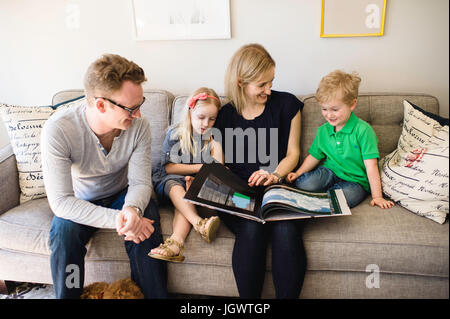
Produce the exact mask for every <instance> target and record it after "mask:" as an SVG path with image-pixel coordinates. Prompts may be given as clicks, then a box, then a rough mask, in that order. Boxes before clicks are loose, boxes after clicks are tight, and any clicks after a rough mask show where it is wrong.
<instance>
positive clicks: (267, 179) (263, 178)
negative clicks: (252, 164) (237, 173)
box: [248, 169, 278, 187]
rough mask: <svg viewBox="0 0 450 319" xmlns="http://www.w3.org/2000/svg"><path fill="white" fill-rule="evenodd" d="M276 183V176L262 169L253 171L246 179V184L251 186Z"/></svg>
mask: <svg viewBox="0 0 450 319" xmlns="http://www.w3.org/2000/svg"><path fill="white" fill-rule="evenodd" d="M276 183H278V177H276V176H275V175H272V174H270V173H269V172H268V171H265V170H263V169H260V170H259V171H256V172H253V174H252V175H251V176H250V178H249V179H248V185H249V186H251V187H253V186H259V185H263V186H268V185H272V184H276Z"/></svg>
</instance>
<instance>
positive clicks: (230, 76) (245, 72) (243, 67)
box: [225, 43, 275, 115]
mask: <svg viewBox="0 0 450 319" xmlns="http://www.w3.org/2000/svg"><path fill="white" fill-rule="evenodd" d="M272 67H275V61H274V60H273V59H272V57H271V56H270V54H269V52H267V50H266V49H265V48H264V47H263V46H262V45H261V44H257V43H251V44H247V45H244V46H242V47H241V48H240V49H239V50H237V51H236V53H234V55H233V56H232V58H231V60H230V63H229V64H228V68H227V71H226V74H225V94H226V96H227V98H228V99H230V102H231V104H232V105H233V106H234V107H235V108H236V110H237V112H238V113H239V114H241V115H242V110H243V109H244V108H245V106H246V105H247V98H246V96H245V92H244V87H245V86H246V85H247V84H248V83H250V82H253V81H257V80H259V79H260V78H261V76H262V75H263V74H264V73H265V72H266V71H268V70H269V69H270V68H272Z"/></svg>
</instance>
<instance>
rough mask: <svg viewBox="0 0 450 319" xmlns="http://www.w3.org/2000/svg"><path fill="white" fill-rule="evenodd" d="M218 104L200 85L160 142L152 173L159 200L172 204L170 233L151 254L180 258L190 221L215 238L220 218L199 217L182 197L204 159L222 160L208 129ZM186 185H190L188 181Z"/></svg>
mask: <svg viewBox="0 0 450 319" xmlns="http://www.w3.org/2000/svg"><path fill="white" fill-rule="evenodd" d="M220 107H221V103H220V99H219V97H218V96H217V94H216V92H214V90H212V89H209V88H205V87H202V88H199V89H197V90H196V91H194V92H193V93H192V94H191V96H190V98H188V100H187V104H186V115H185V117H184V120H183V121H182V122H181V123H180V124H179V125H177V126H175V127H172V128H169V130H168V132H167V134H166V138H165V140H164V143H163V146H162V153H163V154H162V158H161V162H160V164H159V166H158V168H157V171H156V172H155V174H154V180H153V182H154V185H155V190H156V194H157V195H158V197H159V198H160V199H162V200H165V199H167V198H170V200H171V201H172V203H173V205H174V206H175V210H174V212H175V216H174V219H173V234H172V235H171V236H170V238H168V239H166V240H165V242H164V244H161V245H160V246H159V247H157V248H154V249H152V250H151V251H150V253H149V256H150V257H152V258H157V259H162V260H166V261H175V262H182V261H183V260H184V256H183V250H184V241H185V239H186V237H187V235H188V234H189V231H190V229H191V225H193V226H194V229H195V230H196V231H197V232H198V233H199V234H200V235H201V237H202V238H203V239H204V240H205V241H206V242H208V243H209V242H211V241H212V240H214V238H215V235H216V232H217V229H218V227H219V225H220V219H219V218H218V217H217V216H212V217H209V218H204V219H202V218H200V217H199V215H198V213H197V210H196V208H195V206H194V205H193V204H191V203H188V202H186V201H184V200H183V197H184V195H185V194H186V190H187V187H186V181H188V182H189V181H190V179H191V178H192V177H191V176H190V175H194V174H196V173H198V171H199V170H200V168H201V167H202V165H203V164H204V163H211V162H213V161H216V162H219V163H222V164H223V162H224V160H223V153H222V148H221V145H220V144H219V143H217V142H216V141H214V139H213V137H212V134H211V132H210V129H211V127H212V126H213V125H214V123H215V121H216V117H217V113H218V112H219V109H220ZM188 186H189V185H188Z"/></svg>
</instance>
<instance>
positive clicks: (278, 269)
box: [215, 44, 306, 298]
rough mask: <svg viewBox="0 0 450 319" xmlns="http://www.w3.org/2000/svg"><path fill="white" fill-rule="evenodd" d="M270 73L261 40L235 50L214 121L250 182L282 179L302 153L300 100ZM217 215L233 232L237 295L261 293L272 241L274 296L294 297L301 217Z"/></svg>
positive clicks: (300, 262) (231, 161) (301, 266)
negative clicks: (275, 85)
mask: <svg viewBox="0 0 450 319" xmlns="http://www.w3.org/2000/svg"><path fill="white" fill-rule="evenodd" d="M274 73H275V62H274V60H273V59H272V58H271V56H270V55H269V53H268V52H267V51H266V50H265V49H264V47H263V46H261V45H259V44H249V45H245V46H243V47H241V48H240V49H239V50H238V51H237V52H236V53H235V54H234V55H233V57H232V59H231V61H230V64H229V65H228V69H227V72H226V76H225V92H226V95H227V97H228V98H229V99H230V103H228V104H226V105H224V106H223V107H222V109H221V110H220V111H219V114H218V117H217V120H216V123H215V127H216V128H217V129H219V130H220V132H221V135H222V146H223V150H224V152H225V165H227V166H228V167H229V168H230V169H231V170H232V171H233V172H234V173H235V174H237V175H238V176H240V177H241V178H242V179H244V180H247V181H248V184H249V185H250V186H252V187H264V186H268V185H271V184H275V183H278V182H281V180H282V178H283V177H285V176H286V175H287V174H288V173H289V172H291V171H293V170H294V169H295V167H296V166H297V164H298V159H299V156H300V117H301V115H300V111H301V109H302V108H303V103H302V102H300V101H299V100H298V99H297V98H296V97H295V96H294V95H292V94H289V93H285V92H277V91H272V90H271V88H272V82H273V80H274ZM227 128H228V130H227ZM230 131H233V134H230ZM240 133H241V134H240ZM227 134H228V136H227ZM245 136H246V137H245ZM249 136H252V137H253V138H254V137H255V136H256V140H255V142H256V143H252V141H251V140H250V141H249V138H248V137H249ZM240 138H241V140H240V141H239V139H240ZM227 139H228V142H227ZM231 142H232V145H233V149H232V155H231V156H229V155H230V149H229V147H230V146H229V145H231V144H230V143H231ZM254 144H256V147H255V145H254ZM242 146H243V147H242ZM274 146H275V147H274ZM227 147H228V149H227ZM261 149H262V150H265V151H262V152H263V153H264V152H267V150H270V154H269V156H268V157H269V160H270V162H272V161H273V160H275V164H276V165H275V169H273V168H272V169H271V168H267V167H266V168H264V166H267V164H268V162H267V156H266V154H263V155H264V156H261V155H260V152H261ZM274 149H275V151H273V150H274ZM227 151H228V154H227ZM253 152H256V153H253ZM227 155H228V156H227ZM255 155H256V156H255ZM229 157H232V158H229ZM271 166H274V165H271ZM220 217H221V219H222V220H223V222H224V223H225V225H226V226H227V227H228V228H229V229H230V230H231V231H232V232H233V233H234V234H235V237H236V241H235V245H234V249H233V257H232V258H233V260H232V264H233V272H234V276H235V279H236V284H237V287H238V291H239V295H240V297H241V298H260V297H261V292H262V288H263V284H264V277H265V273H266V252H267V244H268V243H269V242H270V241H271V243H272V273H273V282H274V286H275V292H276V297H277V298H298V296H299V295H300V291H301V288H302V284H303V278H304V275H305V268H306V255H305V250H304V247H303V240H302V232H303V223H304V221H302V220H295V221H277V222H269V223H266V224H261V223H258V222H255V221H251V220H247V219H244V218H240V217H236V216H233V215H229V214H224V213H221V216H220Z"/></svg>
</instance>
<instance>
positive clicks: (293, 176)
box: [286, 172, 300, 183]
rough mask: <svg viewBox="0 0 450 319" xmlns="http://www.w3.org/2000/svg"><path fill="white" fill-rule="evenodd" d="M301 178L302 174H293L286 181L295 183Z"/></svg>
mask: <svg viewBox="0 0 450 319" xmlns="http://www.w3.org/2000/svg"><path fill="white" fill-rule="evenodd" d="M299 176H300V174H297V173H294V172H291V173H289V174H288V175H287V176H286V181H287V182H288V183H293V182H294V181H295V180H296V179H297V178H298V177H299Z"/></svg>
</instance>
